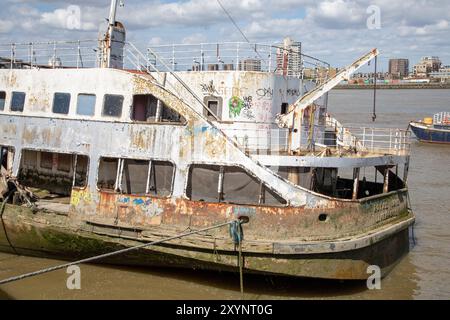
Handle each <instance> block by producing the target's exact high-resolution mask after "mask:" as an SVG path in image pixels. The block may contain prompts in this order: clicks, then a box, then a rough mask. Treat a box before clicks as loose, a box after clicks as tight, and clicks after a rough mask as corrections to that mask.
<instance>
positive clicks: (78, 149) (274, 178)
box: [0, 1, 414, 279]
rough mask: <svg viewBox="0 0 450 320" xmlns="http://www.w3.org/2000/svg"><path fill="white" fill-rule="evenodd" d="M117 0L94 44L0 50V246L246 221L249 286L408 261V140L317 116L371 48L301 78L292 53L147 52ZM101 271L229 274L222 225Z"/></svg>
mask: <svg viewBox="0 0 450 320" xmlns="http://www.w3.org/2000/svg"><path fill="white" fill-rule="evenodd" d="M114 3H115V1H113V5H112V11H111V17H110V19H109V27H108V31H107V32H105V35H104V36H103V37H101V39H100V40H96V41H95V42H94V43H90V42H87V41H86V42H85V41H79V42H69V43H63V42H55V43H50V44H44V43H30V44H24V45H20V44H14V45H11V46H7V47H5V46H3V47H1V48H0V55H1V56H3V59H2V60H1V61H2V64H1V66H2V69H0V146H1V153H0V155H1V182H0V193H1V200H2V202H1V204H0V209H1V211H0V213H1V226H0V250H2V251H6V252H15V253H18V254H24V255H34V256H45V257H58V258H65V259H76V258H81V257H89V256H94V255H96V254H101V253H105V252H111V251H113V250H116V249H120V248H125V247H132V246H136V245H139V244H142V243H149V242H152V241H156V240H160V239H164V238H167V237H170V236H173V235H177V234H180V233H182V232H184V231H186V230H195V229H200V228H204V227H208V226H212V225H215V224H220V223H223V222H226V221H230V220H233V219H237V218H242V217H245V218H246V219H247V220H248V223H246V224H244V225H243V232H244V239H243V242H242V255H243V257H244V265H243V268H244V272H246V273H259V274H271V275H288V276H295V277H316V278H327V279H367V277H368V274H367V268H368V266H370V265H377V266H379V267H380V268H381V270H382V272H383V275H385V274H386V273H387V272H388V271H389V270H391V269H392V267H393V266H394V265H395V264H396V262H398V261H399V259H401V257H402V256H404V255H405V254H406V253H407V252H408V250H409V233H408V227H410V226H411V225H412V224H413V222H414V216H413V213H412V212H411V211H410V210H409V209H408V189H407V175H408V165H409V152H410V148H409V146H410V145H409V132H408V131H405V130H399V129H379V128H347V127H345V126H343V125H342V124H341V123H340V122H338V121H337V120H336V119H334V118H333V117H332V116H330V115H329V114H328V113H327V92H328V91H329V90H330V89H331V88H332V87H334V86H335V85H337V84H338V83H339V82H340V81H341V80H342V79H344V78H346V77H348V76H349V74H350V73H351V72H353V71H355V70H356V69H357V68H359V67H360V66H361V65H362V64H363V63H364V62H367V61H368V60H370V59H372V58H373V57H374V56H376V54H377V51H376V50H374V51H371V52H370V53H369V54H368V55H366V56H365V57H363V58H361V59H360V60H358V61H357V62H355V63H354V64H352V65H351V66H349V67H348V68H345V69H344V70H342V71H341V72H339V73H338V74H337V75H336V76H334V77H327V74H326V73H322V74H320V73H317V74H315V75H314V76H311V77H310V78H312V79H307V77H306V76H305V70H304V68H303V63H304V62H306V59H312V60H311V63H315V64H320V63H322V62H321V61H320V60H318V59H313V58H311V57H308V56H305V55H303V54H302V53H301V52H300V50H298V49H299V47H298V46H293V45H292V43H289V41H286V43H287V45H286V43H285V45H286V46H264V45H251V46H250V45H249V44H247V43H245V44H242V43H240V44H239V43H225V44H201V45H198V46H189V47H188V46H185V45H182V46H176V45H173V46H160V47H152V48H146V50H145V51H143V50H139V49H138V48H137V47H136V46H134V45H133V44H131V43H129V42H126V40H125V29H124V26H123V25H122V24H121V23H119V22H117V21H115V5H114ZM92 48H96V50H95V51H94V50H92ZM293 48H294V49H293ZM72 49H73V50H74V52H75V53H74V54H72V51H71V50H72ZM186 52H188V53H189V54H190V55H189V56H187V55H186ZM316 69H317V70H321V69H320V68H316ZM104 262H107V263H118V264H127V265H145V266H147V265H148V266H164V267H184V268H199V269H210V270H223V271H232V272H234V271H237V270H238V265H237V248H236V245H235V244H234V242H233V241H232V239H231V238H230V235H229V230H228V229H225V228H222V229H217V230H211V231H209V232H205V233H202V234H198V235H195V236H190V237H185V238H181V239H177V240H172V241H169V242H167V243H164V244H160V245H157V246H152V247H149V248H144V249H139V250H136V251H130V252H128V253H126V254H123V255H120V256H117V257H114V258H111V259H110V260H105V261H104Z"/></svg>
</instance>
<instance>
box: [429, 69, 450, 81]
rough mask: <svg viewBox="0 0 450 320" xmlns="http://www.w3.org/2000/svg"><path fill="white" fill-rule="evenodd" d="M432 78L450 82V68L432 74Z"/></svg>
mask: <svg viewBox="0 0 450 320" xmlns="http://www.w3.org/2000/svg"><path fill="white" fill-rule="evenodd" d="M430 78H431V79H432V80H436V81H440V82H450V66H442V67H441V68H439V71H433V72H430Z"/></svg>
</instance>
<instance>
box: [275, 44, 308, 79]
mask: <svg viewBox="0 0 450 320" xmlns="http://www.w3.org/2000/svg"><path fill="white" fill-rule="evenodd" d="M302 69H303V61H302V43H301V42H297V41H293V40H292V39H291V38H289V37H288V38H285V39H284V40H283V43H282V44H281V45H280V48H278V49H277V74H281V75H284V76H295V77H301V75H302Z"/></svg>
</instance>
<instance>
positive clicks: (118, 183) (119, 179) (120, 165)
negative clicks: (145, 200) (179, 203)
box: [96, 156, 176, 198]
mask: <svg viewBox="0 0 450 320" xmlns="http://www.w3.org/2000/svg"><path fill="white" fill-rule="evenodd" d="M105 158H107V159H114V160H117V167H116V172H115V176H116V178H115V183H114V188H113V189H103V188H99V186H98V183H99V180H98V179H99V172H100V170H99V169H100V162H101V160H102V159H105ZM127 160H134V161H146V162H148V170H147V177H146V178H147V179H146V190H145V193H125V192H124V190H123V189H124V188H123V187H122V184H123V171H124V163H125V161H127ZM157 162H164V163H170V164H171V166H172V177H171V181H170V190H169V193H168V194H167V195H159V194H158V190H157V189H156V190H155V192H154V193H152V192H151V190H150V185H151V181H150V180H151V178H152V176H153V177H154V179H156V175H155V173H154V172H155V171H154V170H155V169H154V164H155V163H157ZM175 169H176V166H175V163H174V162H172V161H170V160H167V159H164V160H160V159H137V158H118V157H109V156H102V157H100V158H99V161H98V165H97V180H96V188H97V190H98V191H102V192H113V193H119V194H124V195H136V196H146V197H155V198H170V197H171V196H172V194H173V187H174V181H175V172H176V170H175Z"/></svg>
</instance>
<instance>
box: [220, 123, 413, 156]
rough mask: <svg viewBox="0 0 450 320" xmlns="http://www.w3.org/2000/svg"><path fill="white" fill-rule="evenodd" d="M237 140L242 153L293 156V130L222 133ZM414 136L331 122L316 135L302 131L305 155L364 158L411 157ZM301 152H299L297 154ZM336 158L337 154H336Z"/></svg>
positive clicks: (234, 129)
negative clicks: (328, 152)
mask: <svg viewBox="0 0 450 320" xmlns="http://www.w3.org/2000/svg"><path fill="white" fill-rule="evenodd" d="M222 130H223V131H224V132H225V133H226V134H227V135H228V136H230V137H231V138H233V139H234V140H235V141H236V142H237V143H238V145H239V146H240V147H241V148H242V150H244V151H246V152H249V153H258V154H264V153H267V154H287V153H289V149H290V145H289V141H290V138H289V129H285V128H283V129H279V128H272V129H253V128H248V127H247V128H246V127H244V126H241V127H239V126H233V127H231V128H223V129H222ZM410 139H411V132H410V131H409V130H402V129H395V128H369V127H344V126H342V125H340V124H339V123H338V122H332V121H327V123H326V125H315V126H314V131H313V133H311V132H310V130H309V128H302V129H301V131H300V140H301V141H302V143H301V145H302V147H301V149H300V150H299V151H301V152H308V151H312V150H315V151H319V150H322V149H324V148H328V149H330V150H332V151H335V153H338V154H343V152H344V151H345V150H349V151H351V152H350V154H355V153H357V154H359V155H361V156H365V155H372V156H384V155H397V156H407V155H409V154H410V150H411V141H410ZM297 151H298V150H297ZM333 154H334V153H333Z"/></svg>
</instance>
